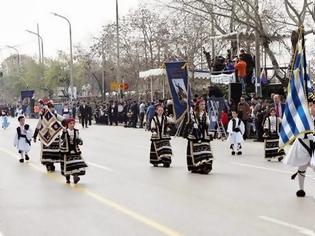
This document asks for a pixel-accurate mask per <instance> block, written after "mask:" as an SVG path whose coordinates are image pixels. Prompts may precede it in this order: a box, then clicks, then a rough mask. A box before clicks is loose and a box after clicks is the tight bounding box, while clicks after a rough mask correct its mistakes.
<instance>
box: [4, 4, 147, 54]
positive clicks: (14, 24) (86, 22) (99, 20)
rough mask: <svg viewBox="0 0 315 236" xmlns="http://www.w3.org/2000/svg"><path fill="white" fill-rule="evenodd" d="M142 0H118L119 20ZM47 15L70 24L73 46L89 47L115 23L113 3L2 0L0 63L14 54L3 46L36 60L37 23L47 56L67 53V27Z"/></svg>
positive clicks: (62, 22)
mask: <svg viewBox="0 0 315 236" xmlns="http://www.w3.org/2000/svg"><path fill="white" fill-rule="evenodd" d="M140 2H149V1H143V0H142V1H141V0H119V14H120V16H122V15H125V14H127V13H128V10H129V9H130V8H136V7H137V6H138V4H139V3H140ZM50 12H56V13H58V14H60V15H64V16H66V17H68V18H69V19H70V21H71V24H72V32H73V42H74V44H78V43H82V44H83V46H88V45H89V42H90V41H91V39H92V37H93V36H98V33H99V32H100V31H101V26H102V25H104V24H106V23H110V22H113V21H115V0H3V1H1V13H0V29H1V33H0V49H1V51H0V60H2V59H4V58H5V57H6V56H9V55H10V54H13V53H14V51H13V50H12V49H8V48H6V45H17V48H18V50H19V51H20V53H21V54H28V55H30V56H36V57H37V56H38V44H37V37H36V35H32V34H30V33H27V32H26V31H25V30H26V29H28V30H31V31H36V23H39V28H40V34H41V35H42V37H43V39H44V40H43V41H44V53H45V57H46V56H49V57H51V56H56V53H57V51H58V50H63V51H67V52H68V51H69V31H68V24H67V23H66V21H64V20H62V19H61V18H58V17H55V16H53V15H52V14H50Z"/></svg>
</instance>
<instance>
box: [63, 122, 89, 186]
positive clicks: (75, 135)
mask: <svg viewBox="0 0 315 236" xmlns="http://www.w3.org/2000/svg"><path fill="white" fill-rule="evenodd" d="M66 124H67V125H66V126H67V128H64V129H63V132H62V135H61V137H60V140H61V145H60V152H61V155H62V160H63V161H61V174H62V175H64V176H65V177H66V183H67V184H70V176H71V175H72V176H73V182H74V183H75V184H77V183H78V182H79V181H80V177H79V176H80V175H85V168H86V167H87V164H86V163H85V162H84V160H83V159H82V156H81V151H80V148H79V145H82V144H83V141H82V139H81V138H80V136H79V130H78V129H76V128H75V120H74V119H73V118H70V119H68V120H67V121H66Z"/></svg>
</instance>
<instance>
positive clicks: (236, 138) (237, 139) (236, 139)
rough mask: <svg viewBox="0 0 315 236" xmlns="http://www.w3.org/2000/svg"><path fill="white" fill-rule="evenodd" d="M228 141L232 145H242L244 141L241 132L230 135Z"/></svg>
mask: <svg viewBox="0 0 315 236" xmlns="http://www.w3.org/2000/svg"><path fill="white" fill-rule="evenodd" d="M227 141H228V142H229V143H230V144H236V143H242V142H243V141H244V139H243V135H242V133H241V132H233V133H229V137H228V139H227Z"/></svg>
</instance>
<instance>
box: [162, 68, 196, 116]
mask: <svg viewBox="0 0 315 236" xmlns="http://www.w3.org/2000/svg"><path fill="white" fill-rule="evenodd" d="M165 67H166V68H165V69H166V75H167V79H168V84H169V86H170V91H171V95H172V98H173V103H174V114H175V119H176V120H180V119H183V118H184V116H185V114H186V112H187V111H189V108H190V88H189V83H188V73H187V68H186V62H169V63H165Z"/></svg>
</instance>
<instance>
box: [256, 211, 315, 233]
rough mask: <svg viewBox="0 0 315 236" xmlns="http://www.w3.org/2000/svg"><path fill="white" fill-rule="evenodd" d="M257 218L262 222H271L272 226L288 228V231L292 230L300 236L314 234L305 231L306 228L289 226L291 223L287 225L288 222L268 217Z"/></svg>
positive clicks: (311, 231) (310, 231) (308, 230)
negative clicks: (301, 235)
mask: <svg viewBox="0 0 315 236" xmlns="http://www.w3.org/2000/svg"><path fill="white" fill-rule="evenodd" d="M259 218H260V219H261V220H264V221H268V222H271V223H274V224H277V225H281V226H284V227H288V228H290V229H294V230H296V231H298V232H300V233H301V234H304V235H307V236H315V232H314V231H313V230H310V229H307V228H304V227H301V226H298V225H294V224H291V223H288V222H285V221H281V220H277V219H274V218H271V217H268V216H259Z"/></svg>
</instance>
